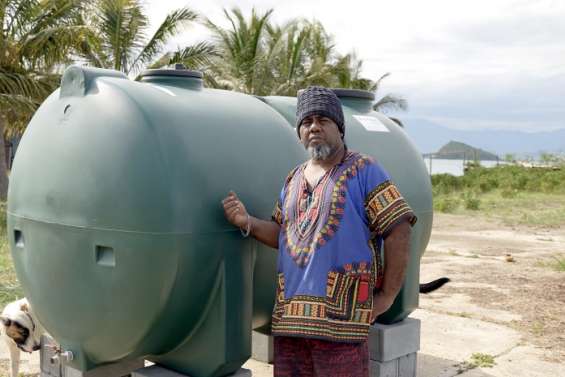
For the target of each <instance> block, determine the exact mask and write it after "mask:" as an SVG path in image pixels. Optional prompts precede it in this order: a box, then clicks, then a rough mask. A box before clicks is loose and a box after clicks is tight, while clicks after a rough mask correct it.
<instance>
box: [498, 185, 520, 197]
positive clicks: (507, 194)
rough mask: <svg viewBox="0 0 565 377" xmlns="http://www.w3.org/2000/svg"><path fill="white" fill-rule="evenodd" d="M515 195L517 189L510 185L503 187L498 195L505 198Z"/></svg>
mask: <svg viewBox="0 0 565 377" xmlns="http://www.w3.org/2000/svg"><path fill="white" fill-rule="evenodd" d="M517 195H518V190H513V189H512V188H510V187H505V188H503V189H502V191H501V192H500V196H502V197H503V198H505V199H512V198H515V197H516V196H517Z"/></svg>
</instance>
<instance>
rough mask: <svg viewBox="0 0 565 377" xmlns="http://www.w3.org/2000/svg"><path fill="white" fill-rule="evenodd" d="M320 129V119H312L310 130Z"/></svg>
mask: <svg viewBox="0 0 565 377" xmlns="http://www.w3.org/2000/svg"><path fill="white" fill-rule="evenodd" d="M321 129H322V125H321V124H320V121H318V120H317V119H314V120H313V121H312V124H311V125H310V132H313V131H316V132H317V131H320V130H321Z"/></svg>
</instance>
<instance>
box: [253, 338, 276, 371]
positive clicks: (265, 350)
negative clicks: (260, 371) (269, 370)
mask: <svg viewBox="0 0 565 377" xmlns="http://www.w3.org/2000/svg"><path fill="white" fill-rule="evenodd" d="M273 355H274V353H273V336H272V335H265V334H262V333H260V332H257V331H253V334H252V336H251V358H252V359H253V360H257V361H261V362H263V363H269V364H272V363H273V360H274V356H273Z"/></svg>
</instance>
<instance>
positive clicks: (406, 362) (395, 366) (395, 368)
mask: <svg viewBox="0 0 565 377" xmlns="http://www.w3.org/2000/svg"><path fill="white" fill-rule="evenodd" d="M416 358H417V356H416V353H411V354H409V355H406V356H401V357H399V358H398V359H394V360H390V361H383V362H380V361H375V360H370V361H369V362H370V364H369V375H370V376H371V377H416Z"/></svg>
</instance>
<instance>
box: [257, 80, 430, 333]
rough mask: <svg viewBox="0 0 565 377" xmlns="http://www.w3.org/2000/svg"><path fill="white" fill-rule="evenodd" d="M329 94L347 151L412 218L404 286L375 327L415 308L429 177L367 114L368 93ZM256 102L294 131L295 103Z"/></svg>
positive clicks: (405, 142)
mask: <svg viewBox="0 0 565 377" xmlns="http://www.w3.org/2000/svg"><path fill="white" fill-rule="evenodd" d="M334 92H335V93H336V95H337V96H338V97H339V99H340V101H341V103H342V106H343V112H344V116H345V124H346V128H345V142H346V144H347V146H348V148H349V149H351V150H355V151H358V152H362V153H365V154H367V155H370V156H372V157H373V158H375V159H376V160H377V161H378V162H379V163H380V164H381V165H382V166H384V168H385V169H386V170H387V171H388V172H389V174H390V175H391V177H392V180H393V181H394V182H395V184H396V185H397V186H398V188H399V190H400V192H401V193H402V195H403V196H404V197H405V199H406V201H407V202H408V204H410V206H411V207H412V209H413V210H414V212H415V213H416V216H417V217H418V222H417V223H416V225H415V226H414V227H413V229H412V235H411V250H410V253H411V254H410V261H409V264H408V270H407V273H406V280H405V283H404V286H403V288H402V290H401V291H400V293H399V294H398V296H397V298H396V300H395V302H394V304H393V305H392V307H391V308H390V309H389V310H388V311H387V312H386V313H384V314H382V315H381V316H379V318H378V320H377V321H378V322H380V323H393V322H397V321H400V320H402V319H404V318H406V317H407V316H408V315H409V314H410V313H411V312H412V311H414V309H416V308H417V307H418V294H419V276H420V258H421V256H422V255H423V254H424V251H425V250H426V246H427V245H428V241H429V238H430V234H431V228H432V220H433V206H432V187H431V182H430V178H429V175H428V172H427V169H426V165H425V163H424V160H423V159H422V156H421V154H420V152H419V151H418V149H417V148H416V146H415V145H414V143H413V142H412V141H411V140H410V139H409V138H408V136H407V135H406V133H405V132H404V130H403V129H402V128H401V127H399V126H398V124H396V123H395V122H393V121H392V120H390V119H389V118H387V117H386V116H384V115H383V114H380V113H378V112H375V111H373V109H372V105H373V103H374V100H375V96H374V94H373V93H371V92H368V91H363V90H351V89H334ZM262 99H263V100H264V101H265V103H267V104H268V105H270V106H272V107H273V108H274V109H276V110H277V111H278V112H279V113H280V114H281V115H283V116H284V117H285V119H286V120H287V121H288V123H289V125H291V126H292V127H294V126H295V124H296V98H294V97H264V98H262ZM293 130H294V129H293ZM295 133H296V131H295ZM385 264H386V260H385Z"/></svg>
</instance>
